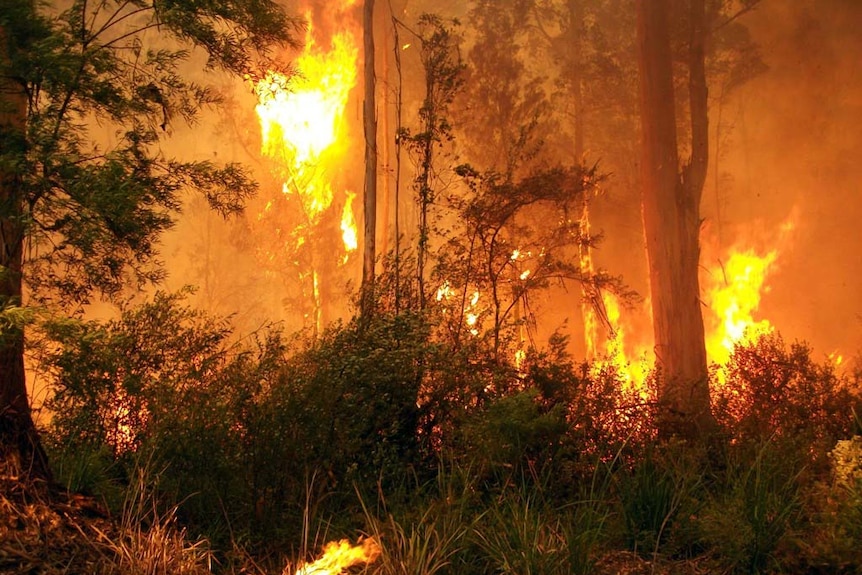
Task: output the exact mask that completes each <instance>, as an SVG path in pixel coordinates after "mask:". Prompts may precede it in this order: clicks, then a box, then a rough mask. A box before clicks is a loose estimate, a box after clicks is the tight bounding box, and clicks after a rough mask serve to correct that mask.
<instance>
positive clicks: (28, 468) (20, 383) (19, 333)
mask: <svg viewBox="0 0 862 575" xmlns="http://www.w3.org/2000/svg"><path fill="white" fill-rule="evenodd" d="M7 46H8V44H7V35H6V31H5V30H3V29H2V28H0V50H3V52H2V53H0V59H2V68H3V69H8V61H9V54H8V53H7V52H5V50H6V47H7ZM26 122H27V94H26V93H25V91H24V88H23V86H21V84H20V83H18V82H16V81H15V80H14V79H13V78H8V77H0V150H2V152H3V153H4V154H10V155H11V156H12V157H14V155H15V154H17V153H21V152H22V151H23V149H24V145H25V144H24V129H25V125H26ZM24 215H25V214H24V201H23V197H22V193H21V183H20V178H19V176H18V175H17V174H16V173H15V172H13V171H9V170H2V169H0V308H11V307H16V306H20V305H21V296H22V285H23V284H22V270H23V262H24V238H25V234H26V229H25V224H24V220H25V218H24ZM0 460H2V461H3V462H4V463H9V462H14V464H16V465H17V466H18V471H19V472H20V473H21V475H22V476H25V477H29V478H41V479H46V480H50V479H51V474H50V469H49V467H48V461H47V458H46V456H45V452H44V450H43V449H42V445H41V443H40V441H39V436H38V434H37V433H36V427H35V425H34V424H33V418H32V415H31V413H30V403H29V400H28V398H27V385H26V380H25V374H24V329H23V327H22V326H19V325H11V326H4V327H2V330H1V331H0Z"/></svg>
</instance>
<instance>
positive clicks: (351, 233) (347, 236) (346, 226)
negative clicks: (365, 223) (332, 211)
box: [341, 192, 359, 252]
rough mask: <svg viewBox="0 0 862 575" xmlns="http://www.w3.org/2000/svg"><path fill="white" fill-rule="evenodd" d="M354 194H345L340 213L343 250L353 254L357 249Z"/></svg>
mask: <svg viewBox="0 0 862 575" xmlns="http://www.w3.org/2000/svg"><path fill="white" fill-rule="evenodd" d="M355 198H356V194H354V193H353V192H347V200H346V201H345V202H344V209H343V210H342V211H341V239H342V240H343V241H344V249H345V250H347V251H348V252H355V251H356V248H358V247H359V239H358V238H357V234H356V219H355V218H354V217H353V200H354V199H355Z"/></svg>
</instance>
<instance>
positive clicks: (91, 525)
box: [0, 471, 711, 575]
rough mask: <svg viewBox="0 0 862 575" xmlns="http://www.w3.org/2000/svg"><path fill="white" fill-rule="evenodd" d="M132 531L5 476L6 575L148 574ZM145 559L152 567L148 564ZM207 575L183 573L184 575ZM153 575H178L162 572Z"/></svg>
mask: <svg viewBox="0 0 862 575" xmlns="http://www.w3.org/2000/svg"><path fill="white" fill-rule="evenodd" d="M127 528H128V526H125V527H124V526H122V525H121V524H120V522H118V521H117V520H116V519H114V518H111V517H109V515H108V514H107V513H106V512H105V510H104V509H103V508H102V507H101V506H100V505H99V504H98V503H97V501H96V500H95V499H93V498H90V497H85V496H81V495H75V494H69V493H65V492H63V491H61V490H57V489H54V488H49V487H48V486H47V485H45V484H43V483H35V484H34V483H32V482H23V481H20V480H19V479H18V477H17V476H15V475H14V474H11V473H8V472H3V471H0V574H3V575H6V574H9V575H13V574H14V575H35V574H39V575H60V574H64V575H70V574H71V575H78V574H80V575H95V574H108V573H111V574H117V575H125V574H126V573H129V574H131V573H139V572H143V571H139V570H138V569H137V568H135V567H131V565H130V563H129V560H130V561H131V562H132V563H135V562H136V561H135V558H131V557H126V558H123V557H121V556H119V555H122V552H120V553H118V550H122V549H124V547H123V546H122V545H118V544H117V542H118V541H121V540H123V539H124V538H127V537H128V534H125V535H124V529H127ZM124 559H125V560H126V561H124ZM139 559H140V560H142V562H143V563H146V562H147V560H146V558H139ZM124 563H125V565H124ZM138 566H139V567H140V565H138ZM150 566H152V565H150ZM200 567H202V566H200ZM207 571H208V569H201V570H200V571H199V570H198V569H194V568H193V569H191V570H189V571H186V570H185V569H183V570H182V572H183V573H190V572H192V573H194V572H207ZM372 571H373V569H372ZM147 572H150V571H147ZM153 572H154V573H173V571H170V570H168V571H163V570H160V569H157V570H156V571H153ZM242 572H246V571H244V570H243V571H242ZM254 572H258V571H257V570H254ZM709 572H711V569H710V568H709V566H707V565H705V564H703V563H701V562H696V561H669V560H665V559H663V558H657V560H655V561H651V560H648V559H644V558H642V557H640V556H638V555H637V554H635V553H632V552H628V551H613V552H608V553H606V554H604V555H603V556H602V557H601V558H599V560H598V562H597V564H596V569H595V573H596V574H597V575H677V574H679V575H701V574H705V573H709Z"/></svg>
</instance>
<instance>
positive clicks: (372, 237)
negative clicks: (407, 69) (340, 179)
mask: <svg viewBox="0 0 862 575" xmlns="http://www.w3.org/2000/svg"><path fill="white" fill-rule="evenodd" d="M362 22H363V29H364V32H363V40H364V47H365V101H364V105H363V109H362V116H363V122H364V126H365V234H364V238H365V247H364V252H363V253H364V257H363V260H362V294H361V297H362V304H361V306H362V308H361V312H362V315H363V317H368V315H369V314H370V313H371V306H372V304H373V295H374V262H375V260H376V233H377V116H376V101H375V96H374V88H375V86H374V0H365V6H364V10H363V19H362Z"/></svg>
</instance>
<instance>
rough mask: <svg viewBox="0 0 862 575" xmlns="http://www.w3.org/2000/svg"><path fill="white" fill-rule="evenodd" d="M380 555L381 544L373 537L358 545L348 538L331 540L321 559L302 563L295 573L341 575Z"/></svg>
mask: <svg viewBox="0 0 862 575" xmlns="http://www.w3.org/2000/svg"><path fill="white" fill-rule="evenodd" d="M378 556H380V545H379V544H378V543H377V541H376V540H375V539H374V538H373V537H369V538H368V539H364V540H363V541H361V542H360V543H359V544H358V545H351V544H350V542H349V541H348V540H347V539H342V540H341V541H331V542H329V543H327V544H326V545H325V546H324V548H323V555H322V556H321V557H320V558H319V559H317V560H316V561H314V562H313V563H305V564H303V565H301V566H300V567H299V568H298V569H297V570H296V572H295V575H340V574H341V573H344V571H345V570H347V569H349V568H350V567H353V566H354V565H359V564H361V563H371V562H372V561H374V560H376V559H377V557H378ZM286 573H287V569H285V575H286Z"/></svg>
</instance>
